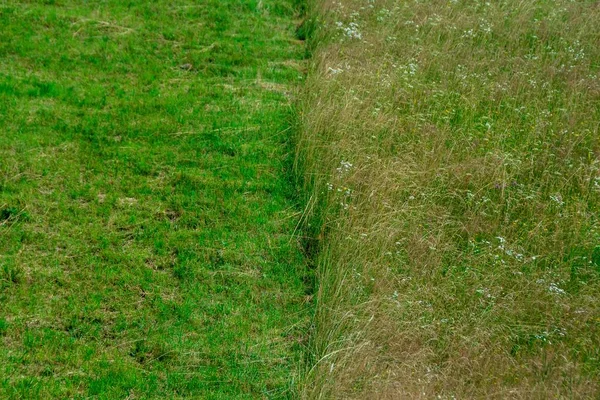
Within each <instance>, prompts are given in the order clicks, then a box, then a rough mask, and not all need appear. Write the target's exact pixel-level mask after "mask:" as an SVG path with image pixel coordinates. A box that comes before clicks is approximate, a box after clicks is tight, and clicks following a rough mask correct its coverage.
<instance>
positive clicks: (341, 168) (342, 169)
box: [336, 160, 353, 175]
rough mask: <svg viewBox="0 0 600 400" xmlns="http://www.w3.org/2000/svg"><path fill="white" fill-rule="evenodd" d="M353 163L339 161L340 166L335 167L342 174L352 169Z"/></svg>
mask: <svg viewBox="0 0 600 400" xmlns="http://www.w3.org/2000/svg"><path fill="white" fill-rule="evenodd" d="M352 167H353V165H352V164H351V163H350V162H348V161H344V160H342V161H340V166H339V167H337V168H336V171H337V172H338V173H339V174H340V175H344V174H345V173H346V172H348V171H350V170H351V169H352Z"/></svg>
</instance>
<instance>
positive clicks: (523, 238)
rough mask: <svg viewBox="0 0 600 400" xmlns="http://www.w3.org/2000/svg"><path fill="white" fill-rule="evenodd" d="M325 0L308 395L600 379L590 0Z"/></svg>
mask: <svg viewBox="0 0 600 400" xmlns="http://www.w3.org/2000/svg"><path fill="white" fill-rule="evenodd" d="M319 3H320V4H319V6H318V7H317V8H316V9H315V10H314V11H315V18H316V21H317V22H316V24H314V25H315V26H317V30H316V32H314V35H313V40H315V42H316V47H314V49H315V50H314V52H313V57H314V61H313V66H312V68H311V71H310V75H309V78H308V81H307V85H306V90H305V94H304V96H303V99H302V102H301V105H300V110H299V111H300V113H299V115H300V119H301V121H300V122H301V128H302V132H301V137H300V138H299V143H298V157H297V167H298V170H299V171H300V172H302V173H304V174H305V176H306V180H305V185H306V189H307V191H308V195H307V197H308V198H309V199H310V200H309V201H308V203H307V206H306V210H307V211H306V221H305V229H307V230H308V232H310V233H311V235H312V236H313V237H314V238H316V240H317V241H320V243H319V245H320V246H321V251H320V255H319V257H318V260H317V261H318V282H319V287H318V293H317V305H316V307H317V314H316V316H315V319H314V331H313V332H312V337H311V343H310V349H311V354H310V356H311V360H310V366H309V369H308V371H307V374H306V376H305V382H304V386H303V393H302V395H303V396H304V397H305V398H343V399H347V398H357V399H364V398H376V399H384V398H389V399H398V398H411V399H414V398H445V399H451V398H527V399H533V398H539V399H547V398H597V397H598V396H599V395H600V391H599V386H600V329H599V325H600V307H599V306H598V304H599V301H600V279H599V278H600V221H599V217H600V215H599V212H600V132H598V128H599V122H598V121H600V76H599V71H600V46H598V44H599V43H600V7H598V3H597V2H596V1H578V2H573V1H566V0H557V1H552V2H548V1H541V0H539V1H537V0H528V1H516V0H505V1H489V2H488V1H478V0H470V1H463V0H451V1H417V0H409V1H402V2H399V1H392V0H376V1H353V0H338V1H322V2H319ZM437 396H439V397H437Z"/></svg>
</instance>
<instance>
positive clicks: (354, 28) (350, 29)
mask: <svg viewBox="0 0 600 400" xmlns="http://www.w3.org/2000/svg"><path fill="white" fill-rule="evenodd" d="M336 26H337V27H338V29H340V30H341V31H342V33H343V34H344V36H346V37H347V38H349V39H358V40H361V39H362V33H360V31H359V30H358V24H357V23H356V22H350V23H349V24H348V26H344V24H343V23H342V22H336Z"/></svg>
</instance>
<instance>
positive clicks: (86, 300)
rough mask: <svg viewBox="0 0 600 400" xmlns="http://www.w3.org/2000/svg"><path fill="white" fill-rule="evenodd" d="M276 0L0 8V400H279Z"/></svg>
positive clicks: (290, 216) (286, 307) (298, 267)
mask: <svg viewBox="0 0 600 400" xmlns="http://www.w3.org/2000/svg"><path fill="white" fill-rule="evenodd" d="M297 11H298V10H297V6H296V5H295V4H294V2H292V1H286V0H266V1H254V0H219V1H216V0H209V1H203V2H200V3H198V2H192V1H185V0H181V1H174V2H173V1H156V2H142V1H139V2H138V1H127V2H123V1H92V2H78V1H69V0H65V1H61V0H58V1H43V2H42V1H40V2H37V1H24V2H8V3H6V2H4V3H2V4H0V35H1V36H2V41H1V42H0V58H1V59H2V62H1V63H0V126H2V135H0V397H3V398H5V397H9V398H11V397H12V398H90V397H91V398H107V399H108V398H111V399H112V398H126V397H128V398H183V397H195V398H198V397H200V398H215V399H217V398H228V399H229V398H253V397H263V398H264V397H273V398H281V397H289V396H291V394H292V390H293V386H292V380H293V376H294V375H295V373H296V372H295V371H296V366H297V364H298V362H299V361H298V360H299V357H300V356H299V349H300V346H299V337H300V336H301V332H300V328H299V326H300V325H299V324H302V321H303V320H304V316H305V312H304V309H305V308H306V304H305V303H304V292H305V285H304V283H303V282H304V275H305V273H306V271H305V268H304V261H303V258H302V255H301V253H300V252H299V250H298V247H297V245H296V243H295V241H294V240H291V238H290V234H291V233H292V232H293V230H294V226H295V219H296V215H297V209H296V206H295V202H294V200H293V195H294V192H293V190H292V187H291V186H290V184H289V180H288V179H287V172H286V171H287V167H288V158H287V153H288V149H289V145H288V142H289V140H288V138H289V136H290V131H289V119H290V106H289V104H290V96H291V93H292V92H293V88H294V85H296V84H297V83H298V82H299V81H300V79H301V73H300V72H299V70H300V68H299V66H300V64H301V59H302V58H303V56H304V46H303V45H302V43H300V42H299V41H297V40H295V38H294V30H295V23H294V18H295V16H296V13H297Z"/></svg>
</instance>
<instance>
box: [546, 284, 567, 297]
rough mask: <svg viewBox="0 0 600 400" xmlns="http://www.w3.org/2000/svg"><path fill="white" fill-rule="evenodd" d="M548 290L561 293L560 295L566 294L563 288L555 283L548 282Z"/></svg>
mask: <svg viewBox="0 0 600 400" xmlns="http://www.w3.org/2000/svg"><path fill="white" fill-rule="evenodd" d="M548 291H549V292H550V293H555V294H561V295H562V294H567V292H565V291H564V290H563V289H561V288H559V287H558V285H557V284H556V283H550V286H548Z"/></svg>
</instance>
